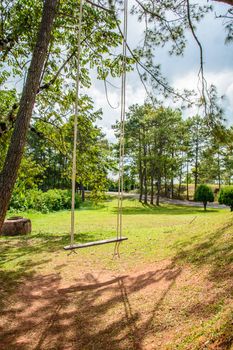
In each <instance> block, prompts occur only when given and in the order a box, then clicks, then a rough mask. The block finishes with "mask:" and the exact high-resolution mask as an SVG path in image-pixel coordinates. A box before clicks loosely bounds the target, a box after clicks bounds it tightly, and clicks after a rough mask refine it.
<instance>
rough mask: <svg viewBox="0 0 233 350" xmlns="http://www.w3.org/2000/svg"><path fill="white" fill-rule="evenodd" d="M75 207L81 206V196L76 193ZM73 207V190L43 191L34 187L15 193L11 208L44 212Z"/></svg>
mask: <svg viewBox="0 0 233 350" xmlns="http://www.w3.org/2000/svg"><path fill="white" fill-rule="evenodd" d="M75 202H76V203H75V207H76V208H78V207H79V206H80V197H79V196H78V194H77V195H76V200H75ZM70 207H71V191H69V190H57V189H54V190H49V191H47V192H43V191H41V190H37V189H33V190H28V191H26V192H24V193H23V192H22V193H19V192H15V193H13V196H12V199H11V204H10V209H13V210H15V209H16V210H20V211H25V210H28V209H33V210H36V211H39V212H42V213H48V212H51V211H58V210H64V209H70Z"/></svg>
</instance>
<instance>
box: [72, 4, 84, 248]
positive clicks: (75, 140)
mask: <svg viewBox="0 0 233 350" xmlns="http://www.w3.org/2000/svg"><path fill="white" fill-rule="evenodd" d="M82 17H83V0H80V8H79V23H78V39H77V75H76V91H75V106H74V109H75V110H74V145H73V161H72V202H71V233H70V244H71V246H72V245H73V244H74V226H75V192H76V172H77V155H76V152H77V133H78V112H79V110H78V102H79V85H80V84H79V83H80V55H81V33H82Z"/></svg>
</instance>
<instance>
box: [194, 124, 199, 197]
mask: <svg viewBox="0 0 233 350" xmlns="http://www.w3.org/2000/svg"><path fill="white" fill-rule="evenodd" d="M197 135H198V131H197ZM198 161H199V137H198V136H197V139H196V147H195V172H194V191H195V192H196V189H197V180H198Z"/></svg>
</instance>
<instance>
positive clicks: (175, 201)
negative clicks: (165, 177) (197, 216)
mask: <svg viewBox="0 0 233 350" xmlns="http://www.w3.org/2000/svg"><path fill="white" fill-rule="evenodd" d="M106 194H108V195H110V196H111V195H117V192H107V193H106ZM124 197H132V198H139V195H138V194H136V193H124ZM149 199H150V197H149V196H148V201H149ZM160 202H161V203H169V204H176V205H185V206H190V207H193V206H195V207H203V203H202V202H193V201H187V200H181V199H171V198H165V197H160ZM207 207H208V208H215V209H226V208H228V207H227V206H226V205H224V204H218V203H208V205H207Z"/></svg>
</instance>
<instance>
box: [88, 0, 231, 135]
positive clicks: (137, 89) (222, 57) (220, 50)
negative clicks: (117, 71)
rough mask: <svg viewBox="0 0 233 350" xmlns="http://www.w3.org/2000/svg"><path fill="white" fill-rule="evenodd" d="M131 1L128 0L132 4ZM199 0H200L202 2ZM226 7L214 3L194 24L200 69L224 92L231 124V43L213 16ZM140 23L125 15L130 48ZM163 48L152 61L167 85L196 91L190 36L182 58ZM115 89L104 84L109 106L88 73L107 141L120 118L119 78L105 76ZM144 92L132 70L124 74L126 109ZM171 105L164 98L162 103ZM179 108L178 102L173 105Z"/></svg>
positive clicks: (194, 55)
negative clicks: (165, 79) (200, 53)
mask: <svg viewBox="0 0 233 350" xmlns="http://www.w3.org/2000/svg"><path fill="white" fill-rule="evenodd" d="M132 1H133V0H131V3H132ZM202 3H203V1H202ZM227 9H229V6H227V5H224V4H221V3H215V4H214V11H213V12H212V13H210V14H208V15H206V17H205V18H204V20H202V21H201V22H200V23H199V24H198V26H197V35H198V38H199V40H200V41H201V43H202V46H203V49H204V72H205V78H206V80H207V83H208V85H210V84H214V85H216V87H217V90H218V93H219V94H220V95H224V96H225V98H224V102H223V106H224V109H225V116H226V117H227V120H228V123H229V124H232V123H233V43H232V44H227V45H226V44H225V38H226V32H225V29H224V26H223V20H222V19H218V18H215V16H216V15H221V14H225V13H226V11H227ZM143 30H144V25H143V24H142V23H141V24H140V23H138V22H137V19H136V17H133V16H131V15H130V16H129V20H128V39H127V42H128V44H129V46H130V47H131V49H133V48H135V47H137V45H138V44H139V42H140V40H142V38H143ZM167 51H168V50H167V49H166V48H163V49H158V50H157V55H156V63H161V67H162V73H163V75H164V76H165V77H166V78H167V80H168V82H169V83H170V85H171V86H173V87H174V88H176V89H178V90H182V89H184V88H187V89H195V90H197V85H198V76H197V75H198V71H199V67H200V61H199V50H198V47H197V44H196V42H195V41H194V39H193V37H192V36H191V34H190V35H188V44H187V47H186V49H185V53H184V56H183V57H176V56H169V54H168V52H167ZM109 80H110V81H111V82H112V83H113V84H114V85H116V87H117V88H114V87H111V86H110V85H108V97H109V100H110V102H111V105H113V106H114V107H117V106H118V108H117V109H112V108H110V106H109V105H108V103H107V100H106V96H105V92H104V84H103V82H101V81H98V80H97V79H96V78H95V74H94V73H93V74H92V83H93V85H92V88H91V89H90V91H88V94H90V95H91V97H92V98H93V100H94V102H95V107H96V108H97V109H99V108H101V109H102V111H103V118H102V120H101V121H99V122H98V125H99V126H101V127H102V129H103V132H104V133H105V134H106V136H107V138H108V139H109V140H110V141H113V142H114V140H115V138H114V132H113V130H112V129H111V125H113V124H114V123H115V121H116V120H119V118H120V108H119V105H120V89H119V87H120V80H119V79H109ZM145 98H146V92H145V89H144V87H143V86H142V83H141V81H140V79H139V77H138V74H137V73H136V72H132V73H129V74H128V75H127V88H126V109H127V108H128V107H129V106H130V105H132V104H135V103H138V104H143V102H144V101H145ZM169 104H170V105H171V106H173V107H174V104H173V103H171V102H169V101H167V102H166V105H167V106H169ZM177 107H179V103H178V104H177ZM196 112H197V111H196V110H194V109H192V110H186V111H185V112H184V117H187V116H188V115H193V114H195V113H196Z"/></svg>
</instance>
